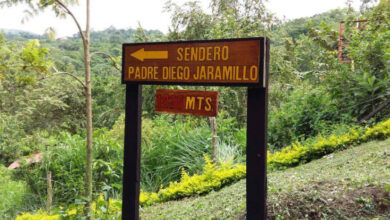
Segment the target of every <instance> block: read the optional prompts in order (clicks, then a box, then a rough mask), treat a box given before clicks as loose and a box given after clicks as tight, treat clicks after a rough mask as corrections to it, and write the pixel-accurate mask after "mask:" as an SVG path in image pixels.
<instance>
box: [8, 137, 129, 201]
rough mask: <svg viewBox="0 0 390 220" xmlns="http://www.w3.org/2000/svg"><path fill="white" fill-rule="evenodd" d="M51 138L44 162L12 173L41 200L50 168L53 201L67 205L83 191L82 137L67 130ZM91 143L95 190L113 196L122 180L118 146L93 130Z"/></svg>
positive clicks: (120, 155) (83, 146)
mask: <svg viewBox="0 0 390 220" xmlns="http://www.w3.org/2000/svg"><path fill="white" fill-rule="evenodd" d="M51 139H52V142H51V143H50V144H49V145H48V146H47V150H46V153H45V158H44V161H43V163H41V164H37V165H35V166H31V165H25V166H22V168H20V169H18V171H17V173H16V174H15V175H16V177H17V178H20V179H24V180H25V181H26V182H27V183H28V185H29V187H30V188H31V190H32V191H33V192H34V193H35V194H37V195H39V197H40V198H41V199H42V198H45V195H46V178H45V177H46V173H47V172H48V171H51V173H52V181H53V192H54V195H53V201H54V203H57V204H58V203H66V204H70V203H72V202H74V200H75V198H79V197H81V195H82V194H81V193H82V192H83V182H84V167H85V149H84V148H85V140H84V138H83V137H82V136H79V135H71V134H69V133H61V134H59V135H58V136H57V137H51ZM94 144H95V145H94V146H95V151H94V163H93V169H94V176H93V178H94V181H95V182H96V184H94V187H95V188H94V190H95V192H105V193H106V194H107V196H110V197H112V196H116V195H117V194H118V193H119V191H120V187H118V186H117V185H120V184H121V180H122V162H121V160H122V158H123V151H122V148H121V145H120V144H119V143H117V142H116V141H113V140H112V139H110V138H107V137H106V136H105V135H104V134H102V132H100V131H96V132H95V141H94Z"/></svg>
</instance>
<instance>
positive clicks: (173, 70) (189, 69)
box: [122, 38, 264, 86]
mask: <svg viewBox="0 0 390 220" xmlns="http://www.w3.org/2000/svg"><path fill="white" fill-rule="evenodd" d="M262 47H264V45H261V43H260V41H259V40H258V39H256V38H254V39H230V40H214V41H196V42H169V43H142V44H124V45H123V76H122V77H123V78H122V80H123V82H126V83H127V82H135V83H143V84H156V83H168V84H219V85H222V84H224V85H227V84H229V85H232V84H234V85H242V86H248V85H252V86H256V85H263V83H262V82H260V80H261V78H262V77H261V76H260V74H262V73H263V72H264V71H263V70H262V69H261V66H260V62H261V59H260V57H261V54H260V51H261V50H262Z"/></svg>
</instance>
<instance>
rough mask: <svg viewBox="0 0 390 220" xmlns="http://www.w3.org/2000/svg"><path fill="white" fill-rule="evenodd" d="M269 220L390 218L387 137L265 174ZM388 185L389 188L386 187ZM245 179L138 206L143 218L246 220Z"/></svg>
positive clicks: (389, 171) (389, 160)
mask: <svg viewBox="0 0 390 220" xmlns="http://www.w3.org/2000/svg"><path fill="white" fill-rule="evenodd" d="M268 183H269V185H268V215H269V218H270V219H275V218H276V219H366V218H377V219H390V139H387V140H385V141H373V142H370V143H366V144H363V145H360V146H357V147H352V148H350V149H348V150H345V151H341V152H336V153H333V154H329V155H327V156H325V157H323V158H321V159H319V160H316V161H312V162H310V163H308V164H305V165H301V166H298V167H295V168H290V169H287V170H284V171H275V172H271V173H269V174H268ZM386 189H387V190H386ZM245 194H246V193H245V180H241V181H239V182H237V183H235V184H233V185H231V186H228V187H225V188H223V189H221V190H220V191H218V192H211V193H209V194H207V195H205V196H200V197H192V198H187V199H183V200H180V201H171V202H166V203H162V204H157V205H154V206H150V207H144V208H141V210H140V213H141V218H142V219H143V220H146V219H244V218H245V202H246V201H245Z"/></svg>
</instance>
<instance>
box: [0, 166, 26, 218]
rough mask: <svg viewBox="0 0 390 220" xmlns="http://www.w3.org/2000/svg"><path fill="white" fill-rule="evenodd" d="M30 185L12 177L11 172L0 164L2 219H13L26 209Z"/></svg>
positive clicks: (0, 215)
mask: <svg viewBox="0 0 390 220" xmlns="http://www.w3.org/2000/svg"><path fill="white" fill-rule="evenodd" d="M29 194H30V192H29V190H28V187H27V185H26V183H25V182H23V181H14V180H12V179H11V172H10V171H8V170H7V168H5V167H4V166H0V219H12V217H14V216H15V215H16V214H18V212H20V211H21V210H22V209H23V210H26V209H25V208H24V207H26V205H27V204H26V203H27V200H28V198H27V197H28V195H29Z"/></svg>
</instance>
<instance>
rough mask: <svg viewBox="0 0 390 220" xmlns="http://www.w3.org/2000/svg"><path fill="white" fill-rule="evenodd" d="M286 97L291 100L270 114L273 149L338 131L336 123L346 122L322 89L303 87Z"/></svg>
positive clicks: (269, 132) (269, 138) (269, 137)
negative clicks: (335, 129)
mask: <svg viewBox="0 0 390 220" xmlns="http://www.w3.org/2000/svg"><path fill="white" fill-rule="evenodd" d="M286 96H287V97H286V99H287V100H286V101H285V102H284V103H283V104H281V105H280V107H278V108H274V109H271V111H270V115H269V124H268V142H269V148H270V149H272V150H278V149H281V148H283V147H285V146H287V145H289V144H291V143H293V142H295V141H300V140H304V139H307V138H310V137H314V136H316V135H317V134H318V133H328V132H330V131H331V130H333V129H334V125H333V124H340V122H343V119H344V116H342V115H340V114H339V113H338V109H337V106H336V105H335V104H334V101H332V99H331V97H330V95H329V94H328V93H326V92H325V91H324V90H323V89H321V88H316V89H315V88H312V87H311V86H305V85H303V86H302V87H297V88H296V89H295V90H294V91H292V92H291V93H290V94H287V95H286ZM350 121H351V120H349V119H348V120H346V122H350Z"/></svg>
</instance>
